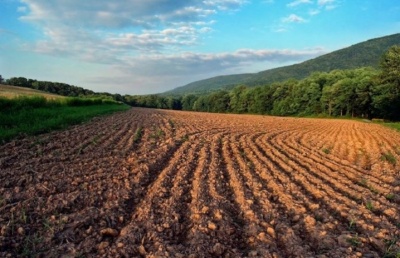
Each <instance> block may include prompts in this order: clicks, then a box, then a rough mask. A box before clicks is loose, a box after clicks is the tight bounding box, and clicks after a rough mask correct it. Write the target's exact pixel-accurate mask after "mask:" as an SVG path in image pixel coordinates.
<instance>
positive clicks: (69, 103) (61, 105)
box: [0, 97, 129, 143]
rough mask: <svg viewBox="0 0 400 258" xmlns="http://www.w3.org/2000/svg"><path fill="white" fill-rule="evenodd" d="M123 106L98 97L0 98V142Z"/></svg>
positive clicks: (66, 124)
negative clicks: (54, 98) (51, 98)
mask: <svg viewBox="0 0 400 258" xmlns="http://www.w3.org/2000/svg"><path fill="white" fill-rule="evenodd" d="M127 109H129V107H128V106H127V105H124V104H120V103H117V102H113V101H104V102H103V101H102V100H101V99H81V98H65V99H58V100H47V99H45V98H44V97H18V98H15V99H6V98H0V143H2V142H6V141H9V140H11V139H13V138H15V137H17V136H25V135H36V134H40V133H45V132H50V131H52V130H56V129H63V128H66V127H67V126H69V125H73V124H78V123H81V122H84V121H87V120H89V119H90V118H92V117H94V116H98V115H103V114H109V113H112V112H116V111H122V110H127Z"/></svg>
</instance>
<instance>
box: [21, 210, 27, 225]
mask: <svg viewBox="0 0 400 258" xmlns="http://www.w3.org/2000/svg"><path fill="white" fill-rule="evenodd" d="M20 220H21V222H22V223H24V224H26V223H27V222H28V217H27V216H26V212H25V210H24V209H22V210H21V215H20Z"/></svg>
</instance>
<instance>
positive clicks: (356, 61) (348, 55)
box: [164, 33, 400, 95]
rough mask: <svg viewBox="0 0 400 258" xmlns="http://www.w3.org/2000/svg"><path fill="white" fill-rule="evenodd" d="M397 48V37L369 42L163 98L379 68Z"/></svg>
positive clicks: (187, 88)
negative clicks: (394, 46)
mask: <svg viewBox="0 0 400 258" xmlns="http://www.w3.org/2000/svg"><path fill="white" fill-rule="evenodd" d="M396 44H400V33H398V34H394V35H389V36H385V37H381V38H375V39H370V40H367V41H364V42H361V43H358V44H355V45H352V46H350V47H347V48H343V49H340V50H337V51H334V52H331V53H328V54H325V55H322V56H319V57H316V58H314V59H310V60H308V61H305V62H302V63H299V64H294V65H290V66H284V67H279V68H274V69H270V70H266V71H262V72H259V73H255V74H235V75H226V76H217V77H213V78H209V79H205V80H201V81H197V82H192V83H189V84H187V85H185V86H181V87H178V88H176V89H174V90H171V91H168V92H166V93H164V95H185V94H189V93H195V94H196V93H197V94H201V93H208V92H212V91H216V90H220V89H232V88H234V87H235V86H237V85H246V86H259V85H266V84H270V83H273V82H282V81H285V80H288V79H291V78H293V79H304V78H306V77H307V76H309V75H311V74H312V73H313V72H330V71H333V70H336V69H341V70H342V69H356V68H360V67H366V66H371V67H378V65H379V61H380V58H381V56H382V54H383V53H385V52H386V51H387V50H388V49H389V48H390V47H391V46H393V45H396Z"/></svg>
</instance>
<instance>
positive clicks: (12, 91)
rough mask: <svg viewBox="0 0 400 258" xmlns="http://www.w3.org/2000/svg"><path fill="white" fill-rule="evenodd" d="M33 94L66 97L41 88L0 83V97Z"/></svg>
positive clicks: (47, 97)
mask: <svg viewBox="0 0 400 258" xmlns="http://www.w3.org/2000/svg"><path fill="white" fill-rule="evenodd" d="M31 96H42V97H45V98H46V99H60V98H65V97H64V96H60V95H56V94H51V93H48V92H44V91H40V90H35V89H30V88H25V87H17V86H11V85H2V84H0V97H5V98H16V97H31Z"/></svg>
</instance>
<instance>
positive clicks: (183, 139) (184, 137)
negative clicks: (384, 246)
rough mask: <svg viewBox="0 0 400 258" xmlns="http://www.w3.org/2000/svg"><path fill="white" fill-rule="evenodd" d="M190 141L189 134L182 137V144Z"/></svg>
mask: <svg viewBox="0 0 400 258" xmlns="http://www.w3.org/2000/svg"><path fill="white" fill-rule="evenodd" d="M188 140H189V135H187V134H185V135H184V136H182V138H181V142H182V143H183V142H186V141H188Z"/></svg>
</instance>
